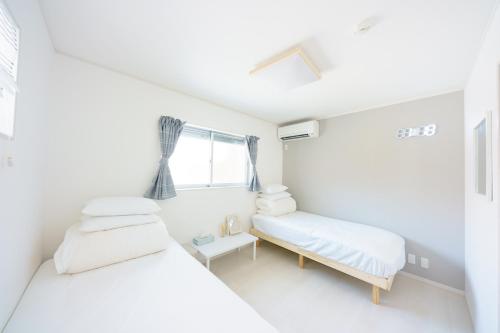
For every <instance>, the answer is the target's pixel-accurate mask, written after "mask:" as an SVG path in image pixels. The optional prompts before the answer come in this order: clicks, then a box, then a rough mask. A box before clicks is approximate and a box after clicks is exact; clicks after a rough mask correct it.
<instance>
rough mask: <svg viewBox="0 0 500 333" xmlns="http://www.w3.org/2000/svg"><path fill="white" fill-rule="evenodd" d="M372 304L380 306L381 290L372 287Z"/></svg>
mask: <svg viewBox="0 0 500 333" xmlns="http://www.w3.org/2000/svg"><path fill="white" fill-rule="evenodd" d="M372 303H373V304H380V288H379V287H377V286H372Z"/></svg>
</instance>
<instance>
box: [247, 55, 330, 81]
mask: <svg viewBox="0 0 500 333" xmlns="http://www.w3.org/2000/svg"><path fill="white" fill-rule="evenodd" d="M250 75H251V76H254V77H257V78H259V79H263V80H265V81H267V82H268V83H270V84H272V85H274V86H276V87H279V88H283V89H292V88H296V87H300V86H303V85H305V84H308V83H311V82H314V81H317V80H319V79H320V78H321V73H320V71H319V69H318V68H317V67H316V66H315V65H314V64H313V62H312V61H311V59H310V58H309V57H308V56H307V55H306V54H305V53H304V51H303V50H302V49H301V48H300V47H296V48H293V49H291V50H288V51H286V52H283V53H281V54H278V55H277V56H275V57H273V58H271V59H269V60H267V61H265V62H263V63H261V64H259V65H258V66H256V67H255V68H254V69H252V70H251V71H250Z"/></svg>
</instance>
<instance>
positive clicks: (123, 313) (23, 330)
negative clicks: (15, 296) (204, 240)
mask: <svg viewBox="0 0 500 333" xmlns="http://www.w3.org/2000/svg"><path fill="white" fill-rule="evenodd" d="M28 332H37V333H63V332H64V333H89V332H92V333H110V332H120V333H128V332H130V333H132V332H134V333H137V332H148V333H151V332H161V333H166V332H252V333H255V332H276V330H275V329H274V328H273V327H272V326H271V325H270V324H269V323H267V322H266V321H265V320H264V319H262V318H261V317H260V316H259V315H258V314H257V312H255V311H254V310H253V309H252V308H251V307H250V306H249V305H248V304H246V303H245V302H244V301H243V300H242V299H240V298H239V297H238V296H237V295H236V294H235V293H233V292H232V291H231V290H230V289H229V288H228V287H227V286H226V285H224V284H223V283H222V282H221V281H220V280H219V279H218V278H217V277H215V276H214V275H212V274H211V273H210V272H209V271H207V270H206V269H205V268H204V267H203V266H202V265H201V264H200V263H199V262H197V261H196V260H195V259H194V258H192V257H191V256H190V255H189V254H188V253H187V252H186V251H185V250H184V249H183V248H182V247H181V246H180V245H179V244H178V243H176V242H175V241H174V240H171V241H170V242H169V245H168V248H167V250H166V251H163V252H160V253H157V254H153V255H148V256H145V257H142V258H138V259H133V260H130V261H127V262H123V263H119V264H115V265H111V266H107V267H104V268H99V269H95V270H92V271H88V272H84V273H79V274H75V275H57V274H56V271H55V268H54V262H53V261H52V260H49V261H46V262H45V263H43V264H42V266H41V267H40V268H39V270H38V272H37V273H36V274H35V276H34V278H33V280H32V281H31V283H30V285H29V287H28V289H27V290H26V292H25V295H24V296H23V298H22V300H21V302H20V303H19V306H18V308H17V310H16V311H15V312H14V314H13V316H12V318H11V320H10V321H9V323H8V325H7V327H6V328H5V333H28Z"/></svg>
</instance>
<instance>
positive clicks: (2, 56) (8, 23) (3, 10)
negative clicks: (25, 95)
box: [0, 1, 19, 82]
mask: <svg viewBox="0 0 500 333" xmlns="http://www.w3.org/2000/svg"><path fill="white" fill-rule="evenodd" d="M0 4H1V5H0V66H1V67H2V69H3V70H4V71H5V72H6V73H7V74H8V75H9V76H10V78H11V79H12V80H13V81H14V82H15V81H16V80H17V60H18V55H19V27H18V26H17V25H16V23H15V22H14V20H13V19H12V16H11V15H10V13H9V12H8V10H7V7H6V6H5V3H4V2H3V1H1V2H0Z"/></svg>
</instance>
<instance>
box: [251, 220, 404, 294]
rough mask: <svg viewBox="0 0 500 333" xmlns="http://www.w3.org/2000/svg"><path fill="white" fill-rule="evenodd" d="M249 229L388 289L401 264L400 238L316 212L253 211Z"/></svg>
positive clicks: (276, 242)
mask: <svg viewBox="0 0 500 333" xmlns="http://www.w3.org/2000/svg"><path fill="white" fill-rule="evenodd" d="M252 222H253V229H252V233H253V234H254V235H255V236H257V237H260V238H262V239H265V240H268V241H271V242H273V243H275V244H277V245H280V246H282V247H284V248H286V249H289V250H291V251H294V252H296V253H298V254H299V265H300V266H301V267H303V257H304V256H305V257H308V258H310V259H313V260H316V261H318V262H321V263H323V264H325V265H328V266H330V267H333V268H335V269H338V270H340V271H342V272H344V273H347V274H349V275H352V276H355V277H357V278H359V279H361V280H364V281H366V282H369V283H371V284H373V286H374V290H373V294H372V299H373V301H374V303H377V304H378V302H379V301H378V299H379V291H378V287H381V288H383V289H385V290H390V287H391V285H392V280H393V278H394V275H395V274H396V273H397V272H398V271H399V270H401V269H402V268H403V267H404V265H405V242H404V239H403V238H402V237H401V236H399V235H396V234H394V233H392V232H389V231H386V230H383V229H380V228H375V227H371V226H367V225H364V224H359V223H353V222H347V221H342V220H337V219H333V218H328V217H324V216H320V215H315V214H310V213H306V212H301V211H296V212H294V213H290V214H286V215H282V216H278V217H274V216H267V215H261V214H256V215H254V216H253V217H252Z"/></svg>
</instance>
